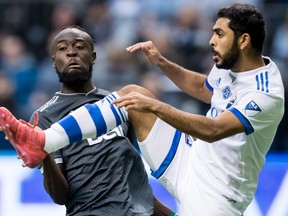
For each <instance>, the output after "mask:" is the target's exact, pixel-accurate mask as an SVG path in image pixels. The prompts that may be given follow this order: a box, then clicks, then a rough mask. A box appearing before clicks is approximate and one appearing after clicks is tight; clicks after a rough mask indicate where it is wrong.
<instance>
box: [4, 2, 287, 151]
mask: <svg viewBox="0 0 288 216" xmlns="http://www.w3.org/2000/svg"><path fill="white" fill-rule="evenodd" d="M235 2H239V3H245V1H241V0H239V1H234V0H215V1H211V0H201V1H198V0H168V1H167V0H145V1H141V0H67V1H64V0H61V1H58V0H30V1H24V0H0V106H5V107H8V108H9V109H10V110H11V111H12V112H13V113H14V114H15V115H16V117H17V118H21V119H24V120H26V121H27V120H29V118H30V116H31V114H32V112H33V111H34V110H35V109H37V108H39V107H40V106H41V105H43V104H44V103H45V102H46V101H47V100H49V99H50V98H51V97H52V96H53V94H54V92H55V91H59V90H61V85H60V83H59V82H58V77H57V75H56V73H55V70H54V68H53V67H52V64H51V63H52V61H51V50H50V44H51V38H53V36H54V35H55V33H56V32H58V31H59V29H61V28H63V27H65V26H68V25H74V24H75V25H80V26H81V27H83V28H84V29H86V30H87V31H88V32H89V33H90V34H91V35H92V36H93V38H94V40H95V50H96V53H97V61H96V64H95V66H94V71H93V72H94V75H93V78H94V80H95V84H96V85H97V87H99V88H105V89H108V90H114V89H117V88H119V87H121V86H123V85H125V84H130V83H136V84H140V85H142V86H145V87H147V88H148V89H150V90H151V91H152V92H153V93H154V94H155V95H156V96H157V97H158V98H160V99H162V100H163V101H166V102H168V103H170V104H172V105H173V106H176V107H178V108H181V109H183V110H185V111H191V112H194V113H200V114H205V113H206V111H207V109H208V108H209V107H208V105H206V104H202V103H199V102H198V101H195V100H193V99H191V98H190V97H189V96H187V95H185V94H183V93H181V91H180V90H179V89H178V88H177V87H176V86H175V85H174V84H172V83H171V82H170V81H169V80H168V79H167V78H165V77H164V76H163V75H162V74H161V72H160V71H159V70H158V69H157V68H156V67H152V66H151V65H150V64H149V63H148V62H147V60H146V59H145V57H144V56H143V54H141V53H135V54H134V53H133V54H129V53H127V52H126V51H125V48H126V47H127V46H129V45H132V44H134V43H136V42H140V41H146V40H152V41H153V42H154V43H155V44H156V46H157V47H158V49H159V50H160V52H161V53H162V54H163V55H164V56H165V57H167V58H168V59H170V60H172V61H174V62H177V63H178V64H180V65H182V66H184V67H186V68H189V69H192V70H195V71H201V72H202V73H207V72H209V70H210V68H211V66H212V65H213V61H212V58H211V54H210V47H209V45H208V42H209V39H210V37H211V35H212V30H211V28H212V25H213V23H214V17H215V13H216V12H217V10H218V9H219V8H220V7H222V6H225V5H227V4H232V3H235ZM246 2H249V3H252V4H254V5H255V6H257V7H258V8H259V9H260V10H261V11H262V12H263V14H264V16H265V20H266V23H267V38H266V45H265V49H264V55H268V56H270V57H272V59H273V60H274V61H275V62H276V63H278V66H279V67H280V70H281V72H282V76H283V80H284V84H285V86H286V89H288V87H287V85H288V72H287V68H288V67H287V66H288V55H287V53H286V52H287V50H288V2H287V1H286V0H282V1H281V0H278V1H275V0H274V1H273V0H270V1H269V0H250V1H246ZM286 95H287V94H286ZM286 97H287V96H286ZM286 101H287V100H286ZM287 121H288V118H287V114H285V116H284V119H283V121H282V123H281V125H280V127H279V130H278V133H277V136H276V138H275V141H274V143H273V145H272V148H271V151H277V152H280V151H281V152H285V151H288V133H287V132H286V131H287V129H286V128H285V126H286V127H287V125H288V123H287ZM6 149H11V146H10V144H9V143H8V142H7V141H5V139H4V135H3V134H2V133H1V135H0V150H6Z"/></svg>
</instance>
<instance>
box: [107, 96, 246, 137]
mask: <svg viewBox="0 0 288 216" xmlns="http://www.w3.org/2000/svg"><path fill="white" fill-rule="evenodd" d="M112 103H114V104H117V107H118V108H121V107H125V109H126V110H127V111H128V112H129V111H133V110H136V111H139V112H144V113H145V112H146V113H153V114H154V115H156V116H158V117H159V118H161V119H162V120H163V121H165V122H167V123H168V124H170V125H172V126H173V127H175V128H177V129H178V130H180V131H182V132H184V133H186V134H190V135H191V136H193V137H195V138H199V139H202V140H205V141H207V142H214V141H217V140H220V139H222V138H225V137H228V136H232V135H234V134H237V133H241V132H244V131H245V127H244V125H243V124H242V123H241V121H240V120H239V119H238V118H237V117H236V116H235V115H234V114H233V113H232V112H230V111H229V110H226V111H224V112H222V113H221V114H219V115H218V116H217V117H216V118H214V119H211V118H208V117H206V116H202V115H196V114H192V113H188V112H185V111H182V110H179V109H177V108H175V107H173V106H171V105H169V104H167V103H164V102H161V101H159V100H157V99H154V98H151V97H147V96H145V95H143V94H140V93H137V92H132V93H129V94H127V95H124V96H122V97H120V98H118V99H116V100H114V101H113V102H112Z"/></svg>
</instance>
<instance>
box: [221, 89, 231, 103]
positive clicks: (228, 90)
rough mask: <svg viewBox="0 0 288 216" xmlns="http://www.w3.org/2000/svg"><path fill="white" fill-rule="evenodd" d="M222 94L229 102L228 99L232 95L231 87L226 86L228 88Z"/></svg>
mask: <svg viewBox="0 0 288 216" xmlns="http://www.w3.org/2000/svg"><path fill="white" fill-rule="evenodd" d="M222 93H223V98H224V99H225V100H227V99H228V98H229V97H230V96H231V95H232V93H231V89H230V87H229V86H226V87H225V88H224V89H223V90H222Z"/></svg>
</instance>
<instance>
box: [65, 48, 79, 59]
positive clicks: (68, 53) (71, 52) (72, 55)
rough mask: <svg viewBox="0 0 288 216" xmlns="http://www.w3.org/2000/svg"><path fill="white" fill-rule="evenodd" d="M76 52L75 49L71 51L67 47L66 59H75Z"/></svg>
mask: <svg viewBox="0 0 288 216" xmlns="http://www.w3.org/2000/svg"><path fill="white" fill-rule="evenodd" d="M76 54H77V53H76V51H75V49H73V47H69V48H68V50H67V56H68V57H75V56H76Z"/></svg>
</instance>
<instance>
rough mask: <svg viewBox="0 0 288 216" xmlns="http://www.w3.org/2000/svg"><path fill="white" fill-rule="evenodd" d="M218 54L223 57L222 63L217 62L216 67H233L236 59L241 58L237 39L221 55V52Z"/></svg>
mask: <svg viewBox="0 0 288 216" xmlns="http://www.w3.org/2000/svg"><path fill="white" fill-rule="evenodd" d="M218 55H219V56H220V57H221V58H222V63H219V64H216V67H217V68H219V69H231V68H233V66H234V65H235V63H236V61H237V60H238V58H239V49H238V47H237V41H236V39H234V41H233V44H232V47H231V49H230V50H229V51H228V52H227V53H225V54H224V55H223V56H221V55H220V54H219V53H218Z"/></svg>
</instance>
